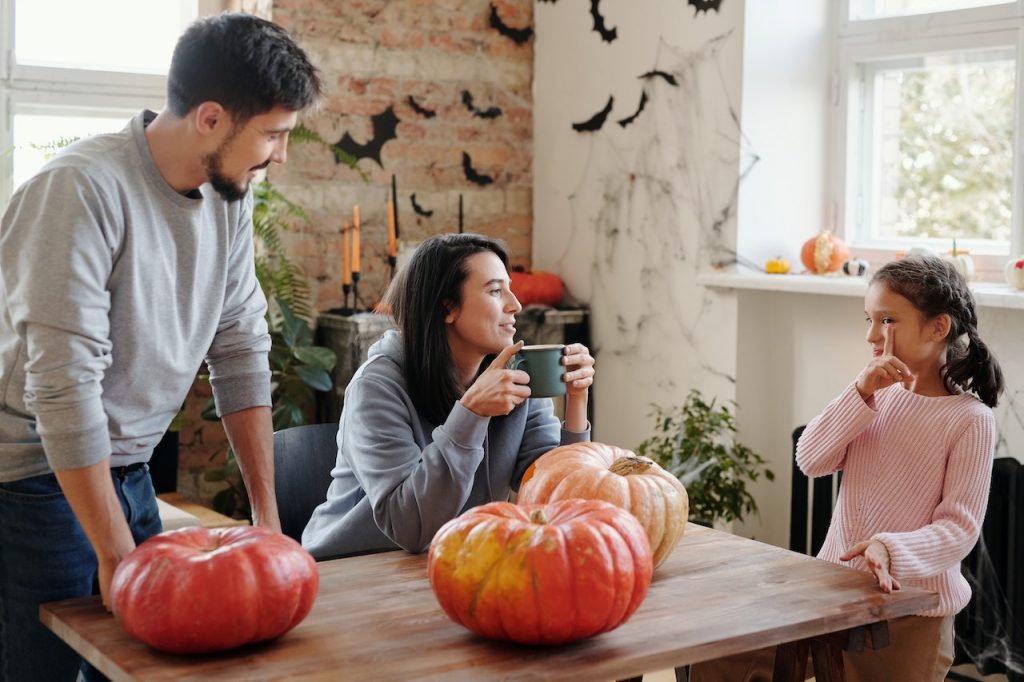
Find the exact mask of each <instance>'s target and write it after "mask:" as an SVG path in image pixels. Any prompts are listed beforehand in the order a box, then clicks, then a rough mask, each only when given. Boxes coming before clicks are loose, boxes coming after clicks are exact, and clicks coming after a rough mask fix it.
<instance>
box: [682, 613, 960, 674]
mask: <svg viewBox="0 0 1024 682" xmlns="http://www.w3.org/2000/svg"><path fill="white" fill-rule="evenodd" d="M774 664H775V647H768V648H767V649H758V650H757V651H751V652H749V653H745V654H737V655H736V656H728V657H726V658H719V659H715V660H713V661H706V662H704V663H697V664H696V665H693V666H690V682H770V681H771V679H772V667H773V666H774ZM952 664H953V616H945V617H941V618H927V617H924V616H907V617H906V618H900V619H898V620H894V621H890V623H889V646H887V647H883V648H881V649H878V650H877V651H876V650H874V649H865V650H864V651H861V652H850V651H844V652H843V668H844V669H845V672H846V680H847V682H890V681H891V682H942V680H944V679H945V678H946V672H948V671H949V666H951V665H952ZM812 674H813V668H812V667H811V663H810V661H809V660H808V663H807V678H808V679H810V678H811V675H812Z"/></svg>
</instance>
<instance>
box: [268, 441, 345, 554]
mask: <svg viewBox="0 0 1024 682" xmlns="http://www.w3.org/2000/svg"><path fill="white" fill-rule="evenodd" d="M337 436H338V425H337V424H308V425H306V426H294V427H292V428H290V429H282V430H280V431H278V432H277V433H275V434H274V491H275V493H276V494H277V508H278V513H279V514H280V515H281V531H282V532H283V533H284V534H285V535H287V536H288V537H290V538H294V539H295V540H297V541H299V542H301V541H302V530H303V529H304V528H305V527H306V523H307V522H308V521H309V517H310V516H312V514H313V510H314V509H315V508H316V506H317V505H319V504H320V503H321V502H323V501H324V500H326V499H327V488H328V487H329V486H330V485H331V469H333V468H334V464H335V462H336V461H337V457H338V444H337Z"/></svg>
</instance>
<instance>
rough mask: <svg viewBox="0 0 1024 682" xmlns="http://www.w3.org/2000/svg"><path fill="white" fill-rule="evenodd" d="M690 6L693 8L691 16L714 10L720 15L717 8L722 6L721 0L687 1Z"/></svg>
mask: <svg viewBox="0 0 1024 682" xmlns="http://www.w3.org/2000/svg"><path fill="white" fill-rule="evenodd" d="M687 2H689V4H690V6H691V7H693V8H694V9H693V16H697V15H698V14H700V13H701V12H707V11H708V10H712V9H713V10H715V11H716V12H719V13H721V10H720V9H719V7H721V6H722V0H687Z"/></svg>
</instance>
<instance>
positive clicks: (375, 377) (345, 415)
mask: <svg viewBox="0 0 1024 682" xmlns="http://www.w3.org/2000/svg"><path fill="white" fill-rule="evenodd" d="M402 362H403V358H402V343H401V337H400V336H399V333H398V332H396V331H389V332H387V333H386V334H385V335H384V337H383V338H382V339H381V340H380V341H378V342H377V343H375V344H374V345H373V346H372V347H371V348H370V352H369V359H368V360H367V361H366V362H365V363H363V365H362V366H361V367H360V368H359V369H358V370H357V371H356V373H355V376H353V377H352V381H351V382H350V383H349V385H348V388H346V390H345V407H344V409H343V410H342V413H341V425H340V428H339V430H338V462H337V465H336V466H335V468H334V470H333V471H332V472H331V475H332V476H333V477H334V481H333V482H332V483H331V487H330V489H328V491H327V501H326V502H324V503H323V504H321V505H320V506H319V507H317V508H316V510H315V511H314V512H313V516H312V518H311V519H310V520H309V524H307V526H306V529H305V531H304V532H303V534H302V545H303V546H304V547H305V548H306V549H307V550H309V551H310V552H311V553H312V554H313V556H315V557H316V558H317V559H326V558H330V557H337V556H346V555H352V554H363V553H368V552H374V551H380V550H386V549H396V548H398V547H401V548H403V549H406V550H408V551H410V552H422V551H424V550H426V549H427V547H428V546H429V545H430V541H431V539H433V537H434V533H436V532H437V530H438V529H439V528H440V527H441V526H442V525H444V523H445V522H447V521H449V520H450V519H453V518H455V517H456V516H458V515H459V514H461V513H462V512H463V511H465V510H466V509H469V508H470V507H475V506H477V505H480V504H484V503H486V502H493V501H496V500H507V499H508V497H509V494H510V492H511V491H512V490H518V488H519V482H520V480H521V479H522V476H523V473H524V472H525V471H526V468H527V467H529V466H530V464H531V463H532V462H533V461H534V460H535V459H537V458H538V457H540V456H541V455H543V454H544V453H545V452H547V451H548V450H551V449H552V448H554V447H556V446H558V445H564V444H567V443H576V442H580V441H587V440H590V431H589V430H587V431H586V432H584V433H573V432H571V431H566V430H565V429H564V428H562V427H561V425H560V424H559V421H558V419H557V418H556V417H555V416H554V414H553V413H552V403H551V399H550V398H531V399H529V400H526V401H525V402H524V403H522V404H521V405H519V406H518V407H516V409H514V410H513V411H512V412H511V413H510V414H509V415H507V416H505V417H480V416H477V415H476V414H474V413H473V412H471V411H469V410H468V409H466V408H465V407H463V406H462V404H461V403H455V406H454V407H453V408H452V411H451V413H450V414H449V415H448V419H447V420H445V422H444V423H443V424H441V425H440V426H436V427H435V426H433V425H432V424H430V423H429V422H427V421H426V419H424V418H423V417H421V416H420V415H419V414H418V413H417V411H416V408H415V407H414V406H413V402H412V398H411V397H410V396H409V393H408V391H407V389H406V382H405V376H404V374H403V372H402Z"/></svg>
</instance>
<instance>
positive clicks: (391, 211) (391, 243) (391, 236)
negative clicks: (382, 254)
mask: <svg viewBox="0 0 1024 682" xmlns="http://www.w3.org/2000/svg"><path fill="white" fill-rule="evenodd" d="M396 222H397V221H396V220H395V204H394V202H391V201H388V256H390V257H391V258H394V257H395V256H397V255H398V246H397V244H396V242H395V231H396V230H395V223H396Z"/></svg>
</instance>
